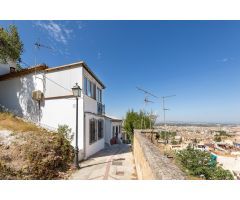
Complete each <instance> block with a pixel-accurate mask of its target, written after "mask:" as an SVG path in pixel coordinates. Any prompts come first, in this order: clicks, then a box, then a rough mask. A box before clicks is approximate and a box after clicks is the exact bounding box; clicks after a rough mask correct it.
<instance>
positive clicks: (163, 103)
mask: <svg viewBox="0 0 240 200" xmlns="http://www.w3.org/2000/svg"><path fill="white" fill-rule="evenodd" d="M175 96H176V95H175V94H173V95H169V96H162V106H163V122H164V126H165V128H166V113H165V111H166V110H170V109H169V108H165V99H167V98H171V97H175Z"/></svg>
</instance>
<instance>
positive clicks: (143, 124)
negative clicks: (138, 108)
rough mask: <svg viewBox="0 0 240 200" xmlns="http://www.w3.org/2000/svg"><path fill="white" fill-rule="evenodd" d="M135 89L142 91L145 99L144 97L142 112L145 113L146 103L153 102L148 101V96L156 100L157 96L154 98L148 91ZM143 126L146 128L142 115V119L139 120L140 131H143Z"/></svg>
mask: <svg viewBox="0 0 240 200" xmlns="http://www.w3.org/2000/svg"><path fill="white" fill-rule="evenodd" d="M136 88H137V89H138V90H140V91H142V92H143V93H144V94H145V97H144V112H145V110H146V107H147V104H148V103H154V102H153V101H150V100H149V99H148V96H152V97H155V98H157V96H155V95H154V94H152V93H150V92H148V91H146V90H144V89H142V88H139V87H136ZM143 126H144V128H146V123H145V118H144V115H143V117H142V119H141V129H143ZM150 127H151V124H150Z"/></svg>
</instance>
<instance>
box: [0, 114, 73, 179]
mask: <svg viewBox="0 0 240 200" xmlns="http://www.w3.org/2000/svg"><path fill="white" fill-rule="evenodd" d="M73 155H74V154H73V147H72V146H71V145H70V141H69V140H68V139H67V138H66V137H65V134H64V133H63V132H62V131H60V132H59V133H58V132H50V131H48V130H46V129H42V128H40V127H38V126H36V125H34V124H32V123H29V122H25V121H23V120H22V119H20V118H17V117H15V116H14V115H12V114H10V113H3V112H0V179H63V178H67V174H68V173H67V171H68V170H69V169H70V166H71V163H72V160H73Z"/></svg>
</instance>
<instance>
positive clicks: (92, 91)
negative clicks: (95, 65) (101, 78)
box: [84, 77, 96, 99]
mask: <svg viewBox="0 0 240 200" xmlns="http://www.w3.org/2000/svg"><path fill="white" fill-rule="evenodd" d="M84 93H85V95H87V96H89V97H91V98H93V99H96V84H95V83H93V82H91V81H90V80H89V79H88V78H86V77H84Z"/></svg>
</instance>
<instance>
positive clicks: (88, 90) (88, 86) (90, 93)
mask: <svg viewBox="0 0 240 200" xmlns="http://www.w3.org/2000/svg"><path fill="white" fill-rule="evenodd" d="M91 89H92V86H91V81H89V80H88V79H87V95H88V96H89V97H91V95H92V90H91Z"/></svg>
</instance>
